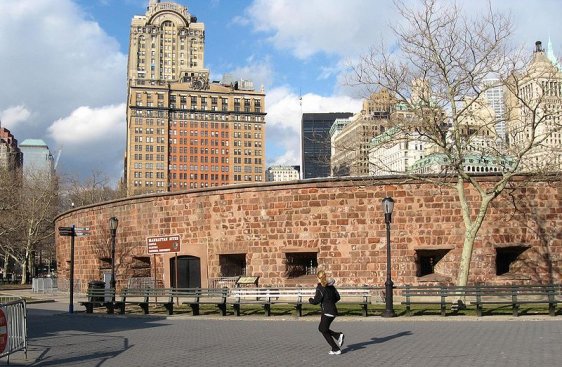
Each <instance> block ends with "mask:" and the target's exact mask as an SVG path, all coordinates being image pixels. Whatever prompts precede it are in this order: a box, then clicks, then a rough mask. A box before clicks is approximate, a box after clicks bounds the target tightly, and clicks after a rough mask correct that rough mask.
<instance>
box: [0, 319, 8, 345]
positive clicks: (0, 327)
mask: <svg viewBox="0 0 562 367" xmlns="http://www.w3.org/2000/svg"><path fill="white" fill-rule="evenodd" d="M7 345H8V323H7V322H6V314H5V313H4V311H3V310H2V309H1V308H0V353H3V352H4V349H6V346H7Z"/></svg>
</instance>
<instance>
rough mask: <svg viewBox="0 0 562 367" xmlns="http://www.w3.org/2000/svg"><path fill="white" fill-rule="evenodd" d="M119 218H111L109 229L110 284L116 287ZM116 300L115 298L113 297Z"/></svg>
mask: <svg viewBox="0 0 562 367" xmlns="http://www.w3.org/2000/svg"><path fill="white" fill-rule="evenodd" d="M118 225H119V220H118V219H117V218H116V217H111V218H109V229H111V280H110V282H109V286H110V287H111V289H115V236H116V235H117V226H118ZM113 301H115V298H114V299H113Z"/></svg>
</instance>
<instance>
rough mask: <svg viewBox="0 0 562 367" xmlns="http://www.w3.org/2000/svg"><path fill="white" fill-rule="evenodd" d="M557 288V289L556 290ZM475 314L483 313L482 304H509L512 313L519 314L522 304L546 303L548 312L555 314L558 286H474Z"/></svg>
mask: <svg viewBox="0 0 562 367" xmlns="http://www.w3.org/2000/svg"><path fill="white" fill-rule="evenodd" d="M557 289H558V290H557ZM473 292H474V294H475V297H476V299H475V301H474V302H473V303H474V304H475V305H476V315H477V316H479V317H481V316H482V315H483V313H484V312H483V311H484V306H487V305H510V306H511V310H512V315H513V316H514V317H517V316H519V308H520V306H521V305H524V304H543V305H548V314H549V315H550V316H556V304H557V302H558V301H557V299H556V295H557V293H558V294H560V286H554V285H552V284H550V285H511V286H509V285H508V286H485V285H480V286H475V287H474V289H473Z"/></svg>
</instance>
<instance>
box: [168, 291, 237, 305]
mask: <svg viewBox="0 0 562 367" xmlns="http://www.w3.org/2000/svg"><path fill="white" fill-rule="evenodd" d="M227 295H228V288H172V289H171V290H170V296H171V297H172V298H173V299H174V300H177V301H178V302H179V303H182V302H186V303H190V302H193V303H197V302H201V301H202V300H205V301H206V302H217V303H224V302H225V300H226V297H227Z"/></svg>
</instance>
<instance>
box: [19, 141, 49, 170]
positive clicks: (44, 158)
mask: <svg viewBox="0 0 562 367" xmlns="http://www.w3.org/2000/svg"><path fill="white" fill-rule="evenodd" d="M20 150H21V152H22V154H23V174H24V176H30V175H31V176H34V175H36V174H45V175H48V177H52V176H53V175H54V173H55V160H54V158H53V155H52V154H51V151H50V150H49V147H48V146H47V143H45V142H44V141H43V140H41V139H25V140H24V141H23V142H22V143H21V144H20Z"/></svg>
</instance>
